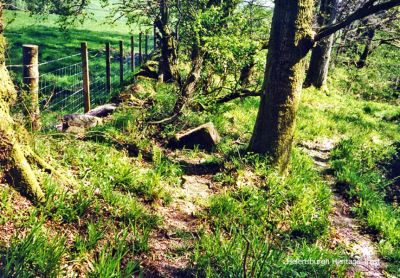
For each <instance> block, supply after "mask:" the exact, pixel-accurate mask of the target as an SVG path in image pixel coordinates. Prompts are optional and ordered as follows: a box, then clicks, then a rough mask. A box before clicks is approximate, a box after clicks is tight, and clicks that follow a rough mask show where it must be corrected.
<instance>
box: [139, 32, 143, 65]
mask: <svg viewBox="0 0 400 278" xmlns="http://www.w3.org/2000/svg"><path fill="white" fill-rule="evenodd" d="M142 36H143V32H140V33H139V65H142V63H143V55H142Z"/></svg>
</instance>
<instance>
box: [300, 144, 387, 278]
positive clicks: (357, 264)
mask: <svg viewBox="0 0 400 278" xmlns="http://www.w3.org/2000/svg"><path fill="white" fill-rule="evenodd" d="M301 145H302V147H304V148H305V149H306V150H307V152H308V153H309V154H310V156H311V157H312V158H313V159H314V162H315V164H316V166H317V167H318V169H319V171H320V172H321V174H322V175H323V176H324V178H325V180H326V181H327V182H328V183H329V185H330V186H331V188H332V190H333V200H332V202H333V204H332V206H333V212H332V214H331V217H330V222H331V227H332V237H333V238H334V240H336V241H337V242H339V243H341V244H343V245H344V246H346V248H347V249H348V250H349V252H350V254H351V260H350V261H349V262H348V263H349V264H350V265H351V267H350V268H349V270H348V271H347V273H346V276H347V277H355V276H356V275H358V274H361V277H386V276H385V274H384V264H383V262H382V261H381V260H380V258H379V257H378V255H377V251H376V248H375V246H374V244H373V242H372V240H371V238H370V237H369V236H368V235H365V234H363V233H362V232H361V226H360V223H359V221H358V220H357V219H355V218H353V217H352V216H351V213H350V205H349V204H348V202H347V201H346V199H345V198H344V197H343V195H342V194H341V192H340V190H339V189H338V188H337V186H336V179H335V177H334V176H333V175H332V173H331V171H330V170H331V169H330V165H329V163H328V162H329V157H330V152H331V150H332V149H333V148H334V147H335V142H334V141H332V140H329V139H325V140H321V141H316V142H304V143H302V144H301ZM357 277H358V276H357Z"/></svg>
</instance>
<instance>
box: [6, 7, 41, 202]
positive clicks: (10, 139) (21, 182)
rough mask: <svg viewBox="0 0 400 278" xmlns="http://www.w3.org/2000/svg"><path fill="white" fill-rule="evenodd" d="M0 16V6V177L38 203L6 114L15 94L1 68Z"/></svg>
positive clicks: (36, 186)
mask: <svg viewBox="0 0 400 278" xmlns="http://www.w3.org/2000/svg"><path fill="white" fill-rule="evenodd" d="M2 14H3V5H2V4H1V3H0V174H1V171H4V174H6V177H7V180H8V181H9V182H10V183H12V184H13V185H14V186H16V187H18V188H20V189H22V190H23V191H24V192H26V193H28V194H30V195H32V196H33V197H34V198H35V199H36V200H37V201H39V202H40V201H43V200H44V194H43V192H42V190H41V188H40V186H39V183H38V181H37V179H36V176H35V174H34V172H33V171H32V168H31V166H30V164H29V163H28V161H27V159H26V157H25V148H24V146H23V144H20V142H19V140H18V138H19V135H20V134H19V133H18V132H17V131H16V129H15V124H14V122H13V120H12V118H11V116H10V113H9V109H10V105H11V104H12V103H13V102H14V101H15V98H16V92H15V89H14V85H13V84H12V81H11V78H10V75H9V73H8V71H7V68H6V66H5V58H4V54H5V50H6V42H5V38H4V36H3V31H4V29H3V21H2Z"/></svg>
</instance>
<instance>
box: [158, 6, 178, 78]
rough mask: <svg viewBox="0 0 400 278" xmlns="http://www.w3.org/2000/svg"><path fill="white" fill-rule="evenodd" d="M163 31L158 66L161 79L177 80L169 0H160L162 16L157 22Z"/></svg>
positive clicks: (161, 31) (159, 28)
mask: <svg viewBox="0 0 400 278" xmlns="http://www.w3.org/2000/svg"><path fill="white" fill-rule="evenodd" d="M155 24H156V26H157V28H158V30H159V31H160V33H161V39H160V45H161V59H160V63H159V68H158V76H159V79H160V80H161V79H162V81H164V82H169V81H173V80H176V79H177V78H178V74H177V67H176V61H177V53H176V45H175V41H174V36H173V34H172V30H171V27H170V26H169V11H168V3H167V0H160V17H159V18H158V19H157V20H156V22H155Z"/></svg>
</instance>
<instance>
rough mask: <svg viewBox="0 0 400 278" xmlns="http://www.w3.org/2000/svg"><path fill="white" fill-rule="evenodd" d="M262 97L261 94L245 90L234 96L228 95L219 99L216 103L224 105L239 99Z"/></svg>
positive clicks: (235, 93) (233, 94)
mask: <svg viewBox="0 0 400 278" xmlns="http://www.w3.org/2000/svg"><path fill="white" fill-rule="evenodd" d="M259 96H261V92H254V91H250V90H248V89H243V90H240V91H237V92H234V93H232V94H229V95H226V96H224V97H222V98H219V99H217V101H216V103H218V104H222V103H225V102H228V101H231V100H234V99H237V98H245V97H259Z"/></svg>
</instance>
